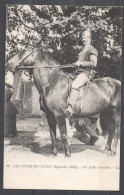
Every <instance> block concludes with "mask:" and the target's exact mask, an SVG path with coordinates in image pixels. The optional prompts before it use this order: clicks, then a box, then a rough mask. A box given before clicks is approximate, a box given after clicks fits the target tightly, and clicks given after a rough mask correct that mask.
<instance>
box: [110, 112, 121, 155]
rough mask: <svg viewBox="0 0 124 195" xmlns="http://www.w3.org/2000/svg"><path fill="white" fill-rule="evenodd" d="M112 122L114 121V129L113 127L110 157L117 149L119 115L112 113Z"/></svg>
mask: <svg viewBox="0 0 124 195" xmlns="http://www.w3.org/2000/svg"><path fill="white" fill-rule="evenodd" d="M114 120H115V127H114V142H113V146H112V150H111V155H115V154H116V149H117V143H118V138H119V132H120V113H118V112H116V110H115V111H114Z"/></svg>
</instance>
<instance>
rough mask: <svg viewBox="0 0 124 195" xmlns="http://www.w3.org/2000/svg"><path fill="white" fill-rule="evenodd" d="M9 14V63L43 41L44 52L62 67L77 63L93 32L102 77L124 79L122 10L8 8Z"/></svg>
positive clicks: (13, 6) (7, 44)
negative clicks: (85, 34)
mask: <svg viewBox="0 0 124 195" xmlns="http://www.w3.org/2000/svg"><path fill="white" fill-rule="evenodd" d="M6 13H7V20H6V27H7V30H6V60H8V59H10V58H11V57H12V56H13V55H14V54H16V53H17V52H18V51H19V50H20V49H23V48H24V47H27V46H29V45H31V46H32V47H34V46H36V45H37V43H38V42H39V41H41V42H40V46H41V47H42V48H43V50H44V51H46V52H47V53H49V54H50V55H51V56H52V57H53V58H54V59H55V60H57V61H58V62H59V63H60V64H67V63H73V62H75V61H76V60H77V59H78V53H79V51H80V46H81V44H82V43H81V33H82V31H83V30H84V29H90V30H91V31H92V44H93V46H94V47H95V48H96V49H97V50H98V52H99V59H98V68H97V72H98V76H101V77H102V76H110V77H114V78H117V79H119V78H120V64H121V42H122V40H121V39H122V38H121V31H122V8H121V7H85V6H83V7H81V6H76V7H75V6H38V5H35V6H29V5H8V6H7V11H6Z"/></svg>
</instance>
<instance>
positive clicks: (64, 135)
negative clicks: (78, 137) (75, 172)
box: [56, 116, 71, 157]
mask: <svg viewBox="0 0 124 195" xmlns="http://www.w3.org/2000/svg"><path fill="white" fill-rule="evenodd" d="M56 121H57V124H58V127H59V130H60V135H61V139H62V142H63V144H64V148H65V156H67V157H70V155H71V154H70V151H69V147H68V142H67V129H66V120H65V118H64V117H63V116H57V117H56Z"/></svg>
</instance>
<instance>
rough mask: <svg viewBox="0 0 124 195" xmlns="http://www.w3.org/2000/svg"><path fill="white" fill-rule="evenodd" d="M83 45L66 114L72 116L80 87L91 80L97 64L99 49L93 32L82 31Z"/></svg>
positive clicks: (76, 64)
mask: <svg viewBox="0 0 124 195" xmlns="http://www.w3.org/2000/svg"><path fill="white" fill-rule="evenodd" d="M82 42H83V47H82V51H81V52H80V53H79V58H78V61H77V62H76V63H75V66H76V71H75V75H76V79H75V80H74V81H73V82H72V86H71V93H70V98H69V102H68V106H67V108H66V110H65V115H66V116H67V117H68V118H70V117H72V116H73V114H74V106H75V104H76V100H77V97H78V93H79V88H80V87H81V86H83V85H84V84H86V83H87V82H88V81H89V76H91V74H92V73H91V71H92V70H93V69H94V68H95V67H96V66H97V57H98V51H97V50H96V49H95V48H94V47H93V46H92V45H91V33H90V31H88V30H85V31H84V32H83V33H82Z"/></svg>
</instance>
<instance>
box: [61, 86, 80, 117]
mask: <svg viewBox="0 0 124 195" xmlns="http://www.w3.org/2000/svg"><path fill="white" fill-rule="evenodd" d="M78 94H79V90H78V89H75V88H72V89H71V93H70V98H69V103H68V106H67V108H66V110H65V112H64V114H65V115H66V116H67V117H68V118H71V117H73V114H74V106H75V104H76V101H77V98H78Z"/></svg>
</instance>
